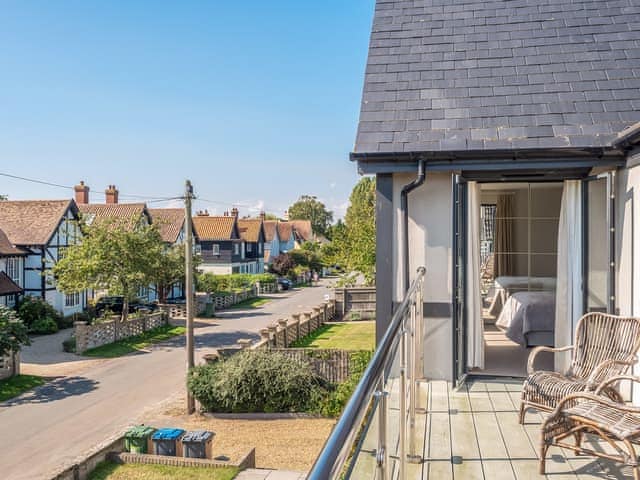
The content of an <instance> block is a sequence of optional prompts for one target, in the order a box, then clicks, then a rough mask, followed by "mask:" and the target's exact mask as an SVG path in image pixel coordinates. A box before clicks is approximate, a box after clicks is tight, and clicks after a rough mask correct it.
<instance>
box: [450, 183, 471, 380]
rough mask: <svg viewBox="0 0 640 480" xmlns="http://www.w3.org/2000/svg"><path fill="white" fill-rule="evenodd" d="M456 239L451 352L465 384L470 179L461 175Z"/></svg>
mask: <svg viewBox="0 0 640 480" xmlns="http://www.w3.org/2000/svg"><path fill="white" fill-rule="evenodd" d="M451 190H452V196H453V198H452V201H453V204H452V205H453V228H452V235H453V239H452V240H453V242H452V255H451V258H452V268H453V270H452V275H451V277H452V285H451V292H452V297H453V298H452V307H453V308H452V310H453V311H452V317H453V331H452V342H453V344H452V349H453V350H452V352H453V381H454V385H455V387H456V388H459V387H460V386H462V385H463V384H464V382H465V380H466V376H467V311H466V284H467V277H466V275H467V268H466V265H467V182H466V180H465V179H464V178H462V176H461V175H453V177H452V185H451Z"/></svg>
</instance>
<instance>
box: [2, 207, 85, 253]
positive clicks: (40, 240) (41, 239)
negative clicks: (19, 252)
mask: <svg viewBox="0 0 640 480" xmlns="http://www.w3.org/2000/svg"><path fill="white" fill-rule="evenodd" d="M69 208H71V209H74V210H75V209H76V206H75V202H74V201H73V200H7V201H2V202H0V230H3V231H4V233H5V234H6V235H7V237H8V238H9V241H10V242H11V243H12V244H13V245H16V246H31V245H33V246H36V245H37V246H42V245H46V244H47V243H48V242H49V239H50V238H51V237H52V236H53V234H54V232H55V230H56V228H57V227H58V224H59V223H60V221H61V220H62V218H63V216H64V214H65V213H66V212H67V210H68V209H69Z"/></svg>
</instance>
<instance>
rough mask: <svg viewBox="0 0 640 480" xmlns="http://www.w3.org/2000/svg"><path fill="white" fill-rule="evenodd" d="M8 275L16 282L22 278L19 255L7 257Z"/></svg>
mask: <svg viewBox="0 0 640 480" xmlns="http://www.w3.org/2000/svg"><path fill="white" fill-rule="evenodd" d="M6 273H7V276H8V277H9V278H10V279H11V280H13V281H14V282H16V283H17V282H18V281H19V280H20V259H19V258H17V257H11V258H7V272H6Z"/></svg>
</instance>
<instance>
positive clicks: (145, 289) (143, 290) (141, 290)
mask: <svg viewBox="0 0 640 480" xmlns="http://www.w3.org/2000/svg"><path fill="white" fill-rule="evenodd" d="M147 295H149V288H148V287H139V288H138V297H141V298H143V297H146V296H147Z"/></svg>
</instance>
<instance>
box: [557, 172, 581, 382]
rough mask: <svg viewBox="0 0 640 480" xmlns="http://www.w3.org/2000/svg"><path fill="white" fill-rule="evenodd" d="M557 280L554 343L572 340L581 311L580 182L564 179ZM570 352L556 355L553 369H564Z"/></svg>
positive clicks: (563, 344) (561, 370)
mask: <svg viewBox="0 0 640 480" xmlns="http://www.w3.org/2000/svg"><path fill="white" fill-rule="evenodd" d="M557 276H558V280H557V282H556V284H557V287H556V319H555V344H556V347H562V346H565V345H570V344H571V343H573V332H574V330H575V326H576V324H577V322H578V319H579V318H580V316H581V315H582V183H581V182H580V181H579V180H565V182H564V189H563V191H562V204H561V207H560V224H559V228H558V273H557ZM569 360H570V354H565V353H562V354H556V355H555V369H556V371H558V372H566V371H567V369H568V368H569Z"/></svg>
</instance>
